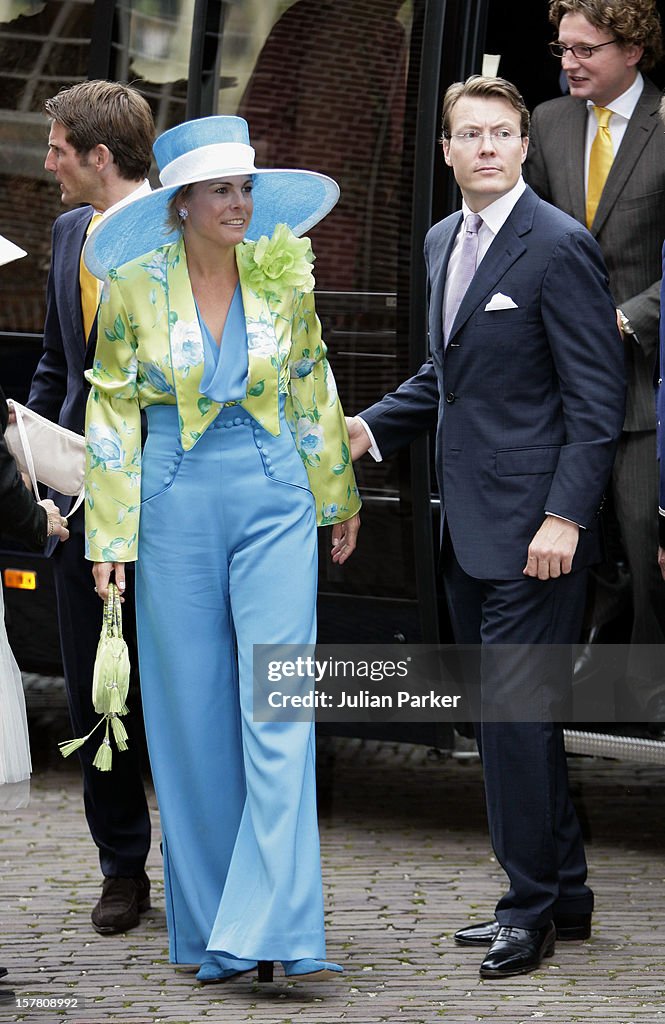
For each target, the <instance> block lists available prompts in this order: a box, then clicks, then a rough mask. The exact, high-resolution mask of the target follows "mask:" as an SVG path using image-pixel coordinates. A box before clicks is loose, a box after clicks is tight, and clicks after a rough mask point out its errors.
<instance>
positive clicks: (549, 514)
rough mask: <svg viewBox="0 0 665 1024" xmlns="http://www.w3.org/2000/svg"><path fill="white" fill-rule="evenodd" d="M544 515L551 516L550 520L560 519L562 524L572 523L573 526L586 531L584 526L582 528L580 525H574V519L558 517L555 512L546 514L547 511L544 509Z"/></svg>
mask: <svg viewBox="0 0 665 1024" xmlns="http://www.w3.org/2000/svg"><path fill="white" fill-rule="evenodd" d="M545 515H546V516H552V519H560V520H561V522H562V523H572V524H573V526H577V527H578V529H580V530H586V526H582V524H581V523H576V522H575V520H574V519H566V517H565V516H558V515H557V514H556V512H548V511H547V509H545Z"/></svg>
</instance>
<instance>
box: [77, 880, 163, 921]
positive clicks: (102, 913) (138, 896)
mask: <svg viewBox="0 0 665 1024" xmlns="http://www.w3.org/2000/svg"><path fill="white" fill-rule="evenodd" d="M144 910H150V879H149V878H148V876H147V875H146V874H145V872H144V873H143V874H142V875H139V877H138V878H105V879H104V884H103V885H102V895H101V896H100V897H99V900H98V901H97V903H96V904H95V907H94V909H93V911H92V914H91V920H92V927H93V928H94V929H95V931H96V932H99V934H100V935H115V934H116V933H117V932H126V931H128V930H129V929H130V928H136V926H137V924H138V923H139V921H140V916H139V915H140V914H141V913H142V912H143V911H144Z"/></svg>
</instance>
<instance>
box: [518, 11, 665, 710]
mask: <svg viewBox="0 0 665 1024" xmlns="http://www.w3.org/2000/svg"><path fill="white" fill-rule="evenodd" d="M549 14H550V21H551V22H552V24H553V25H554V26H555V30H556V32H557V38H556V42H554V43H553V44H551V45H552V49H553V52H554V53H555V55H556V56H558V57H560V58H561V63H562V70H563V72H564V73H565V75H566V78H567V81H568V85H569V89H570V95H569V96H563V97H559V98H558V99H555V100H551V101H549V102H548V103H543V104H542V105H541V106H539V107H537V108H536V110H535V111H534V114H533V118H532V121H531V139H530V144H529V155H528V157H527V161H526V164H525V168H524V176H525V178H526V180H527V182H528V183H529V184H530V185H531V187H532V188H533V189H534V190H535V191H536V192H537V193H538V194H539V195H540V196H541V197H542V198H543V199H546V200H547V201H548V202H550V203H553V204H554V205H555V206H558V207H559V209H560V210H564V211H565V212H566V213H568V214H570V215H571V216H572V217H575V218H576V219H577V220H579V221H580V222H581V223H583V224H586V225H587V227H588V228H589V230H590V231H591V234H592V235H593V236H594V237H595V238H596V240H597V242H598V244H599V246H600V248H601V251H602V253H603V257H604V259H605V263H606V265H607V268H608V272H609V277H610V289H611V291H612V294H613V296H614V301H615V303H616V305H617V307H618V308H617V314H618V318H619V322H620V324H621V327H622V333H623V340H624V348H625V352H626V360H627V368H628V401H627V406H626V419H625V422H624V426H623V433H622V435H621V440H620V442H619V448H618V452H617V457H616V462H615V464H614V470H613V478H612V479H613V497H614V507H615V509H616V515H617V520H618V524H619V528H620V532H621V540H622V543H623V547H624V550H625V555H626V560H627V563H628V567H629V569H630V574H631V596H632V605H633V618H632V628H631V643H632V644H634V645H637V644H640V645H647V644H650V645H659V646H660V645H662V644H663V643H664V642H665V592H664V590H663V587H662V586H661V580H660V575H659V573H658V569H657V566H656V562H655V559H654V551H655V550H656V546H657V531H656V515H655V512H656V507H657V501H658V476H657V469H656V457H655V455H656V440H655V426H656V424H655V415H654V400H653V370H654V359H655V354H656V351H657V346H658V317H659V288H660V277H661V265H660V250H661V245H662V242H663V238H664V237H665V136H664V134H663V125H662V123H661V120H660V118H659V116H658V109H659V103H660V99H661V94H660V92H659V90H658V89H657V88H656V86H655V85H653V83H652V82H650V81H649V80H648V79H647V78H644V77H643V76H642V73H641V72H642V71H643V70H648V69H649V68H651V67H653V65H654V64H655V63H656V61H657V60H658V59H659V57H660V56H661V54H662V41H661V26H660V20H659V17H658V10H657V7H656V3H655V0H551V2H550V9H549ZM603 139H605V140H606V146H607V148H606V158H605V159H606V162H605V163H604V166H603V158H602V150H603ZM598 156H600V157H601V160H600V164H598V163H597V157H598ZM598 168H599V170H598ZM591 617H592V624H596V620H597V615H596V614H595V609H594V608H592V609H591ZM661 650H662V648H661ZM653 653H654V657H653V658H652V659H649V658H648V657H646V656H645V654H646V648H645V647H644V646H642V647H640V648H637V647H635V648H634V650H633V652H632V654H631V657H630V660H629V665H628V673H627V674H628V684H629V685H628V688H627V692H626V696H625V697H624V700H623V702H622V703H623V708H622V710H623V711H624V713H626V714H629V715H635V716H639V717H640V718H644V719H645V720H647V721H651V722H652V723H654V724H653V726H652V728H653V729H654V730H658V729H659V728H660V729H662V728H665V725H661V726H658V724H657V723H659V722H661V723H665V689H664V688H663V682H662V654H660V655H659V654H658V650H657V649H655V650H654V651H653Z"/></svg>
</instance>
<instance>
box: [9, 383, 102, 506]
mask: <svg viewBox="0 0 665 1024" xmlns="http://www.w3.org/2000/svg"><path fill="white" fill-rule="evenodd" d="M7 405H8V406H9V408H10V409H13V410H14V412H15V414H16V422H15V423H10V424H9V425H8V427H7V430H6V431H5V441H6V442H7V447H8V448H9V450H10V452H11V453H12V455H13V456H14V458H15V459H16V462H17V463H18V467H19V469H20V470H21V472H22V473H27V474H28V476H29V477H30V481H31V483H32V489H33V491H34V493H35V497H36V498H37V500H38V501H39V500H40V494H39V489H38V486H37V481H39V483H42V484H46V486H47V487H52V488H53V490H54V491H58V492H59V493H60V494H70V495H74V494H76V495H78V497H77V500H76V502H75V504H74V506H73V507H72V508H71V509H70V511H69V512H68V515H71V514H72V512H74V511H75V510H76V509H77V508H78V507H79V505H80V504H81V502H82V501H83V496H84V489H83V486H84V476H85V439H84V438H83V437H82V436H81V435H80V434H75V433H74V431H73V430H67V429H66V428H65V427H61V426H59V425H58V424H57V423H53V422H52V421H51V420H47V419H45V417H44V416H40V415H39V413H36V412H33V411H32V410H31V409H27V408H26V407H25V406H24V405H21V404H20V403H19V402H15V401H13V399H11V398H10V399H8V400H7Z"/></svg>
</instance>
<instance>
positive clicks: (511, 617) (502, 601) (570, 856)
mask: <svg viewBox="0 0 665 1024" xmlns="http://www.w3.org/2000/svg"><path fill="white" fill-rule="evenodd" d="M525 561H526V552H525ZM442 570H443V578H444V584H445V590H446V598H447V601H448V606H449V610H450V616H451V621H452V626H453V631H454V635H455V640H456V642H457V643H461V644H482V645H483V648H484V649H485V653H487V648H486V645H492V644H507V645H534V644H553V645H554V644H561V645H567V644H573V643H576V642H577V640H578V637H579V631H580V625H581V621H582V615H583V611H584V602H585V593H586V572H585V570H581V571H578V572H575V573H571V574H569V575H567V576H561V577H559V578H558V579H554V580H545V581H543V580H537V579H532V578H530V577H526V576H525V577H523V578H521V579H516V580H483V579H476V578H474V577H472V576H469V575H468V574H467V573H465V572H464V570H463V569H462V568H461V566H460V565H459V562H458V561H457V559H456V557H455V553H454V551H453V548H452V544H451V542H450V536H449V535H448V533H447V531H446V536H445V539H444V550H443V558H442ZM562 654H563V655H564V657H563V658H562V657H561V656H560V655H562ZM546 658H547V659H550V658H555V659H556V660H555V663H554V664H551V663H550V664H548V665H547V671H546V673H545V679H544V682H542V681H540V680H539V681H538V683H534V679H533V674H532V673H531V672H530V671H529V667H530V665H532V659H530V658H529V657H527V656H525V657H524V658H520V657H519V656H515V657H514V659H513V663H512V665H511V666H510V668H511V671H509V672H508V673H506V671H505V669H506V662H505V659H502V658H499V659H498V663H499V664H500V665H501V666H502V667H503V675H502V673H501V672H496V671H494V672H493V671H492V661H493V659H492V658H491V657H483V659H482V668H481V670H480V671H481V679H480V689H481V720H480V721H479V722H478V723H477V724H476V726H475V729H476V737H477V739H478V747H479V750H480V753H481V757H482V761H483V771H484V776H485V793H486V800H487V815H488V822H489V829H490V837H491V840H492V846H493V848H494V852H495V853H496V856H497V859H498V860H499V863H500V864H501V865H502V867H503V869H504V870H505V872H506V874H507V875H508V879H509V881H510V888H509V890H508V892H507V893H506V895H504V896H503V897H502V898H501V899H500V900H499V903H498V904H497V907H496V917H497V920H498V921H499V922H500V924H502V925H512V926H513V927H519V928H541V927H543V925H545V924H547V922H548V921H549V920H550V919H551V917H552V913H553V911H556V912H557V913H566V912H568V913H589V912H591V910H592V909H593V893H592V892H591V890H590V889H589V888H588V886H587V885H586V875H587V866H586V858H585V854H584V844H583V840H582V833H581V829H580V826H579V822H578V819H577V815H576V813H575V809H574V807H573V804H572V801H571V799H570V794H569V791H568V773H567V766H566V755H565V749H564V743H563V728H562V726H561V724H560V723H559V722H558V721H557V720H556V717H557V716H556V707H557V702H558V701H561V703H562V705H563V704H565V697H566V695H567V692H568V690H569V687H570V685H571V680H572V656H571V657H568V658H567V660H566V658H565V652H561V651H560V650H555V651H551V652H550V651H548V652H547V654H546ZM495 667H496V662H495ZM520 673H521V675H520ZM538 688H540V689H543V690H545V691H547V692H542V693H538V694H535V693H534V690H536V689H538ZM522 695H523V697H524V700H525V702H526V704H527V705H528V706H529V707H530V708H531V709H533V707H534V704H533V701H534V699H535V697H536V696H537V697H538V699H540V700H541V703H542V706H543V708H544V710H545V712H546V713H545V714H544V715H543V720H542V721H535V720H531V721H523V722H520V721H516V720H514V719H515V718H516V717H517V716H516V715H515V713H514V711H515V708H519V701H520V697H521V696H522ZM502 707H509V708H510V714H508V715H507V716H506V718H507V719H508V720H506V721H501V720H500V719H501V714H500V710H501V708H502ZM553 709H554V713H553V714H551V716H549V715H548V714H547V711H548V710H550V711H551V710H553ZM485 714H486V717H487V719H488V720H483V718H484V715H485ZM531 717H533V716H531ZM550 717H551V720H548V718H550Z"/></svg>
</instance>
